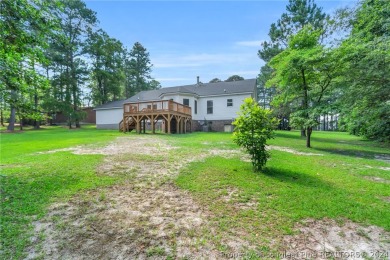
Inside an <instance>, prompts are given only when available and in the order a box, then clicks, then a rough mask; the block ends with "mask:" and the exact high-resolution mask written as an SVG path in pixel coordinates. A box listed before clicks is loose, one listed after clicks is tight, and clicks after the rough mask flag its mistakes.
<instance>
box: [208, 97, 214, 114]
mask: <svg viewBox="0 0 390 260" xmlns="http://www.w3.org/2000/svg"><path fill="white" fill-rule="evenodd" d="M212 113H213V101H212V100H207V114H212Z"/></svg>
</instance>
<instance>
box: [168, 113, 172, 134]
mask: <svg viewBox="0 0 390 260" xmlns="http://www.w3.org/2000/svg"><path fill="white" fill-rule="evenodd" d="M168 134H171V114H168Z"/></svg>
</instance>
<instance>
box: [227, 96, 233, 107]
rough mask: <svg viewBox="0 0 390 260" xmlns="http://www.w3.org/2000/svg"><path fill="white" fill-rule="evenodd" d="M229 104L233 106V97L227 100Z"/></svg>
mask: <svg viewBox="0 0 390 260" xmlns="http://www.w3.org/2000/svg"><path fill="white" fill-rule="evenodd" d="M227 106H228V107H232V106H233V99H231V98H230V99H228V100H227Z"/></svg>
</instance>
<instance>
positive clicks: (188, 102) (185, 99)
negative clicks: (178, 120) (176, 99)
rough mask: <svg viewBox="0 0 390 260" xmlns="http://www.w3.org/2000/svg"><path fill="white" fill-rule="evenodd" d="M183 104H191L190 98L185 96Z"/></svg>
mask: <svg viewBox="0 0 390 260" xmlns="http://www.w3.org/2000/svg"><path fill="white" fill-rule="evenodd" d="M183 105H185V106H190V100H189V99H188V98H183Z"/></svg>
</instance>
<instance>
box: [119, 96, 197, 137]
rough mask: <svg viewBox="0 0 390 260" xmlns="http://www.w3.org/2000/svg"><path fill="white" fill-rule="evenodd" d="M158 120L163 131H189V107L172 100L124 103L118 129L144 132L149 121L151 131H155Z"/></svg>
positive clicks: (190, 119) (190, 117) (190, 122)
mask: <svg viewBox="0 0 390 260" xmlns="http://www.w3.org/2000/svg"><path fill="white" fill-rule="evenodd" d="M159 121H161V122H162V124H161V125H162V131H163V132H165V133H168V134H171V133H179V134H182V133H187V132H191V128H192V125H191V124H192V116H191V107H189V106H185V105H183V104H180V103H177V102H174V101H173V100H161V101H146V102H133V103H125V104H124V105H123V120H122V121H121V122H120V123H119V129H120V130H121V131H123V132H129V131H132V130H136V131H137V133H141V132H144V133H145V131H146V123H150V125H151V130H152V133H155V131H156V124H157V123H158V122H159Z"/></svg>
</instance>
